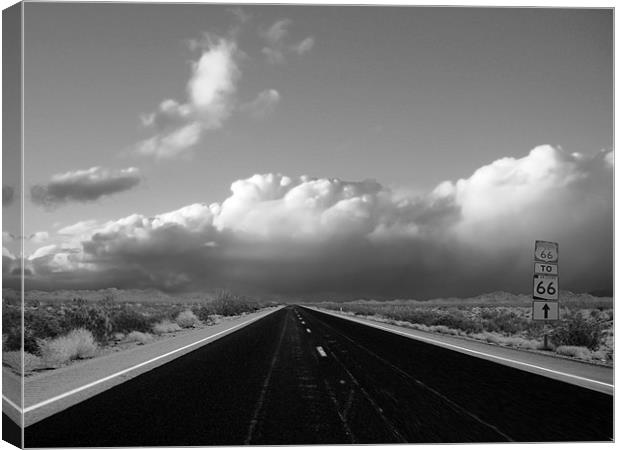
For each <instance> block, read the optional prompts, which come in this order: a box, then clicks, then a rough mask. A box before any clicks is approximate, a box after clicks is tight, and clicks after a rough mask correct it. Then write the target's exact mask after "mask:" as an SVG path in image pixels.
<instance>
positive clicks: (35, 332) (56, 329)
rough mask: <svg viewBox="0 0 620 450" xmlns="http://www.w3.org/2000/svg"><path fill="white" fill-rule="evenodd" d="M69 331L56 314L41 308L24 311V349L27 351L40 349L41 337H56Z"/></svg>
mask: <svg viewBox="0 0 620 450" xmlns="http://www.w3.org/2000/svg"><path fill="white" fill-rule="evenodd" d="M68 331H69V329H67V328H66V327H65V324H64V323H63V322H62V321H61V320H60V318H59V317H58V316H57V315H56V314H52V313H48V312H45V311H40V310H36V311H25V312H24V350H25V351H27V352H31V353H36V352H37V351H38V348H39V345H38V343H37V341H38V340H39V339H46V338H55V337H56V336H60V335H61V334H66V333H67V332H68Z"/></svg>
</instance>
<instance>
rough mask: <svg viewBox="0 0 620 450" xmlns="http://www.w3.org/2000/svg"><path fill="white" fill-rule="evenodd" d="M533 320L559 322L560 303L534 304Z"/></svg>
mask: <svg viewBox="0 0 620 450" xmlns="http://www.w3.org/2000/svg"><path fill="white" fill-rule="evenodd" d="M532 319H534V320H559V319H560V308H559V306H558V302H532Z"/></svg>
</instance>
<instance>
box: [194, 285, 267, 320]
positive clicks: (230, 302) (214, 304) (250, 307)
mask: <svg viewBox="0 0 620 450" xmlns="http://www.w3.org/2000/svg"><path fill="white" fill-rule="evenodd" d="M205 307H206V308H208V310H209V311H210V312H209V313H208V314H218V315H221V316H236V315H239V314H242V313H244V312H254V311H257V310H258V309H259V305H258V303H257V302H255V301H252V300H250V299H248V298H246V297H242V296H238V295H235V294H233V293H232V292H230V291H226V290H222V291H219V292H217V294H216V296H215V299H213V300H212V301H211V302H210V303H208V304H207V305H205Z"/></svg>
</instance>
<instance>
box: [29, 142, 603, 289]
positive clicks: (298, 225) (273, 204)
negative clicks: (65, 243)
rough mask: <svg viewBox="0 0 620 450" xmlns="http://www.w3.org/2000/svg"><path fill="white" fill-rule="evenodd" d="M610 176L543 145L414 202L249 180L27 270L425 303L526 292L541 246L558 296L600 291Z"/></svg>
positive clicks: (118, 227)
mask: <svg viewBox="0 0 620 450" xmlns="http://www.w3.org/2000/svg"><path fill="white" fill-rule="evenodd" d="M612 173H613V152H601V153H599V154H596V155H593V156H585V155H581V154H576V153H574V154H568V153H566V152H563V151H561V150H559V149H555V148H553V147H548V146H545V147H538V148H536V149H534V150H532V152H530V154H529V155H527V156H525V157H523V158H520V159H516V158H503V159H500V160H498V161H495V162H493V163H491V164H489V165H487V166H484V167H481V168H480V169H478V170H477V171H476V172H474V173H473V174H472V175H471V176H470V177H469V178H466V179H460V180H458V181H456V182H444V183H442V184H440V185H439V186H437V188H436V189H434V190H433V191H432V192H429V193H427V194H425V195H419V196H411V195H403V194H398V193H396V192H393V191H391V190H390V189H388V188H385V187H384V186H382V185H381V184H379V183H377V182H375V181H371V180H369V181H362V182H347V181H342V180H339V179H314V178H310V177H300V178H289V177H286V176H283V175H277V174H266V175H254V176H253V177H250V178H248V179H245V180H238V181H236V182H234V183H233V184H232V186H231V190H232V194H231V195H230V197H228V198H227V199H226V200H225V201H224V202H222V203H221V204H212V205H205V204H194V205H189V206H186V207H184V208H181V209H179V210H176V211H172V212H169V213H165V214H160V215H157V216H155V217H145V216H142V215H139V214H134V215H132V216H129V217H125V218H123V219H120V220H117V221H111V222H108V223H107V224H105V225H97V224H93V225H92V229H91V230H90V231H89V232H86V233H85V234H84V235H85V236H86V237H85V238H84V239H83V240H82V247H81V248H79V249H67V248H62V247H58V246H47V247H43V248H41V249H39V250H38V251H37V252H35V254H33V255H32V256H31V257H30V259H29V263H30V266H31V267H32V269H33V272H34V273H35V274H40V275H41V276H42V277H43V278H45V279H47V280H48V282H49V283H52V284H53V283H54V282H55V281H54V280H56V281H57V282H59V283H60V282H61V281H62V284H63V286H64V285H67V284H71V280H72V279H74V280H76V282H78V281H77V280H78V279H79V284H80V286H82V287H83V285H84V283H85V282H86V281H85V280H93V283H95V284H96V285H97V286H99V285H100V282H99V281H95V280H102V279H105V280H106V282H110V283H111V284H110V285H111V286H117V287H119V286H121V285H122V286H127V285H131V286H133V287H144V286H147V287H158V288H161V289H166V290H189V289H192V290H194V289H201V288H214V287H229V288H233V289H237V290H242V291H245V292H248V293H265V294H267V293H280V294H286V295H295V296H309V295H311V296H319V295H326V294H329V295H335V296H348V297H351V296H358V297H359V296H372V297H377V298H388V297H410V298H428V297H433V296H465V295H475V294H479V293H483V292H490V291H495V290H506V291H512V292H527V291H528V290H529V289H531V286H530V284H531V273H532V254H533V243H534V240H536V239H544V240H553V241H558V242H560V255H561V256H560V261H561V262H560V265H561V267H562V280H563V281H562V283H563V284H562V285H561V287H562V289H570V290H575V291H591V290H594V289H601V288H608V287H609V286H611V280H612V258H613V254H612V245H611V242H612V236H613V230H612V210H613V208H612V206H613V202H612V182H613V177H612ZM129 273H130V274H132V275H131V277H127V274H129ZM55 274H58V276H57V277H56V276H55ZM60 274H62V276H60ZM71 274H73V278H72V275H71ZM93 274H99V275H97V276H95V275H93ZM98 276H100V278H97V277H98ZM115 277H118V279H116V278H115ZM33 279H34V278H33ZM114 280H116V281H114ZM40 281H41V280H40ZM115 283H116V284H115ZM95 284H94V285H95ZM65 287H66V286H65Z"/></svg>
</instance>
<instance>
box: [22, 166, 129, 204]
mask: <svg viewBox="0 0 620 450" xmlns="http://www.w3.org/2000/svg"><path fill="white" fill-rule="evenodd" d="M140 181H141V178H140V171H139V170H138V169H136V168H135V167H129V168H127V169H121V170H108V169H103V168H101V167H92V168H90V169H87V170H76V171H74V172H67V173H63V174H57V175H54V176H53V177H52V179H51V180H50V182H49V183H47V184H38V185H34V186H32V187H31V189H30V196H31V198H32V201H33V202H34V203H36V204H39V205H44V206H50V207H54V206H58V205H61V204H63V203H66V202H92V201H95V200H98V199H99V198H101V197H103V196H106V195H112V194H116V193H119V192H123V191H127V190H129V189H132V188H134V187H136V186H137V185H138V184H139V183H140Z"/></svg>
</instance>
